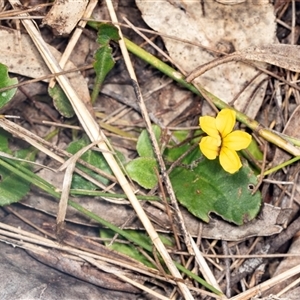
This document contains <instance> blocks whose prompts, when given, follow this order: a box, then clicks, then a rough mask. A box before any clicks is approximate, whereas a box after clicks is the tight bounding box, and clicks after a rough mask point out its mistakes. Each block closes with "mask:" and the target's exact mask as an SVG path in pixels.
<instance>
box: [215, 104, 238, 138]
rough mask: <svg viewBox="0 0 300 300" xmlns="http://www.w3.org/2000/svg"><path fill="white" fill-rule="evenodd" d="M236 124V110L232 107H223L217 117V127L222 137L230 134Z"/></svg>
mask: <svg viewBox="0 0 300 300" xmlns="http://www.w3.org/2000/svg"><path fill="white" fill-rule="evenodd" d="M234 125H235V111H234V110H232V109H228V108H225V109H222V110H221V111H220V112H219V113H218V115H217V117H216V127H217V130H218V131H219V132H220V134H221V136H222V138H224V137H225V136H226V135H227V134H229V133H230V132H231V131H232V129H233V127H234Z"/></svg>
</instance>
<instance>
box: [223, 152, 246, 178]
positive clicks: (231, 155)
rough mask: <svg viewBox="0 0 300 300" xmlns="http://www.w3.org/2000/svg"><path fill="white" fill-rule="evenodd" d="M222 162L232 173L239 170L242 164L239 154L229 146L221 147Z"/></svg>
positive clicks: (227, 170) (224, 167)
mask: <svg viewBox="0 0 300 300" xmlns="http://www.w3.org/2000/svg"><path fill="white" fill-rule="evenodd" d="M220 164H221V166H222V168H223V169H224V170H225V171H226V172H228V173H230V174H233V173H235V172H237V171H238V170H239V169H240V168H241V166H242V163H241V160H240V158H239V156H238V154H237V153H236V152H235V151H234V150H232V149H229V148H227V147H222V148H221V151H220Z"/></svg>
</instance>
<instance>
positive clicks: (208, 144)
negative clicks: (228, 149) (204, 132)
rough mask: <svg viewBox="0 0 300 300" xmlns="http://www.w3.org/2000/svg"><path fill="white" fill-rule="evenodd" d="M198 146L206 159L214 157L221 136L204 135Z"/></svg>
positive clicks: (217, 153)
mask: <svg viewBox="0 0 300 300" xmlns="http://www.w3.org/2000/svg"><path fill="white" fill-rule="evenodd" d="M199 146H200V150H201V152H202V154H203V155H204V156H205V157H207V158H208V159H215V158H216V157H217V156H218V155H219V150H220V146H221V138H220V137H218V138H213V137H210V136H205V137H204V138H202V139H201V141H200V143H199Z"/></svg>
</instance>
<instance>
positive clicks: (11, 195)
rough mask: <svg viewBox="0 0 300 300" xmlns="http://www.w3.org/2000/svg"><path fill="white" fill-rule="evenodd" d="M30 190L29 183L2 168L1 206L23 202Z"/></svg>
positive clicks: (0, 172)
mask: <svg viewBox="0 0 300 300" xmlns="http://www.w3.org/2000/svg"><path fill="white" fill-rule="evenodd" d="M29 190H30V185H29V184H28V182H26V181H25V180H23V179H22V178H20V177H19V176H17V175H15V174H13V173H12V172H11V171H9V170H7V169H6V168H4V167H2V166H0V206H4V205H8V204H11V203H15V202H18V201H20V200H22V199H23V197H24V196H26V194H27V193H28V192H29Z"/></svg>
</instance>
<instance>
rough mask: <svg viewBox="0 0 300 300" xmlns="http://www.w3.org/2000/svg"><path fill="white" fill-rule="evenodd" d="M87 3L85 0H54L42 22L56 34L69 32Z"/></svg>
mask: <svg viewBox="0 0 300 300" xmlns="http://www.w3.org/2000/svg"><path fill="white" fill-rule="evenodd" d="M87 4H88V1H87V0H77V1H73V0H56V1H55V2H54V4H53V6H52V8H51V10H50V11H49V12H48V14H47V15H46V17H45V18H44V19H43V24H47V25H49V26H50V27H52V29H53V30H54V32H55V34H57V35H65V34H69V33H70V32H71V31H72V30H73V29H74V28H75V26H76V24H77V23H78V22H79V20H80V19H81V17H82V15H83V14H84V11H85V8H86V6H87ZM70 12H72V13H70Z"/></svg>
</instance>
